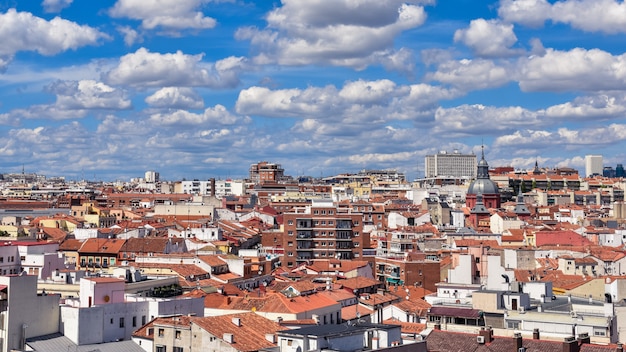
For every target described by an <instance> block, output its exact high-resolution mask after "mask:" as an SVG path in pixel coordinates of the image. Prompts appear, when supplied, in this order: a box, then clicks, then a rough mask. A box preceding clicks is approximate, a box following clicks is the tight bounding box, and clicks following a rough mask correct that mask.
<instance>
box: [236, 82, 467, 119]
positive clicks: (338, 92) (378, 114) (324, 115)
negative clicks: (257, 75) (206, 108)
mask: <svg viewBox="0 0 626 352" xmlns="http://www.w3.org/2000/svg"><path fill="white" fill-rule="evenodd" d="M461 94H462V93H461V92H460V91H459V90H456V89H446V88H443V87H438V86H430V85H428V84H415V85H410V86H405V85H403V86H398V85H396V83H394V82H392V81H390V80H387V79H382V80H375V81H366V80H357V81H352V82H346V83H345V84H344V86H343V87H342V88H341V89H338V88H337V87H335V86H330V85H329V86H325V87H308V88H306V89H295V88H294V89H279V90H271V89H269V88H266V87H250V88H247V89H243V90H241V91H240V93H239V98H238V99H237V103H236V105H235V109H236V111H237V112H238V113H240V114H248V115H260V116H268V117H299V118H302V119H310V122H308V123H309V124H313V121H314V120H317V121H315V124H317V125H319V124H321V123H322V122H321V121H322V120H323V121H326V122H325V123H337V124H339V123H364V122H367V123H381V122H384V121H388V120H415V119H417V118H419V117H420V116H425V115H429V114H430V115H432V114H433V112H434V109H435V108H436V107H437V106H438V103H439V101H440V100H448V99H452V98H455V97H458V96H460V95H461ZM303 127H304V128H314V126H313V125H311V126H308V127H307V126H306V124H305V125H303ZM324 130H327V131H335V130H338V129H337V128H336V127H332V126H324ZM343 130H344V131H345V130H346V129H343Z"/></svg>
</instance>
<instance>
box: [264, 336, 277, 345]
mask: <svg viewBox="0 0 626 352" xmlns="http://www.w3.org/2000/svg"><path fill="white" fill-rule="evenodd" d="M265 339H266V340H267V341H269V342H271V343H276V335H274V334H265Z"/></svg>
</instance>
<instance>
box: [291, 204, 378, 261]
mask: <svg viewBox="0 0 626 352" xmlns="http://www.w3.org/2000/svg"><path fill="white" fill-rule="evenodd" d="M283 222H284V232H283V243H282V244H283V248H284V251H285V252H284V255H283V258H282V261H281V262H282V265H283V266H285V267H295V266H297V265H300V264H303V263H307V262H309V261H313V260H316V259H332V258H338V259H361V258H362V257H363V248H364V247H369V234H363V214H362V213H360V212H354V211H352V209H344V208H338V207H337V206H336V205H335V204H334V203H333V202H332V201H330V200H324V201H321V200H320V201H318V200H314V201H313V202H312V204H311V205H310V206H307V207H305V208H297V209H294V211H293V212H288V213H284V214H283Z"/></svg>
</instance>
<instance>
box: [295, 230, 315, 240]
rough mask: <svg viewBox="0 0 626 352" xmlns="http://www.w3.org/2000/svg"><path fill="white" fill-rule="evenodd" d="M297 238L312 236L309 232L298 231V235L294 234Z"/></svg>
mask: <svg viewBox="0 0 626 352" xmlns="http://www.w3.org/2000/svg"><path fill="white" fill-rule="evenodd" d="M296 238H297V239H299V240H300V239H309V238H313V234H312V233H310V232H298V235H297V236H296Z"/></svg>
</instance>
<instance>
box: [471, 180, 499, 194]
mask: <svg viewBox="0 0 626 352" xmlns="http://www.w3.org/2000/svg"><path fill="white" fill-rule="evenodd" d="M467 193H468V194H498V193H500V191H499V189H498V185H496V183H495V182H493V181H491V180H490V179H484V178H478V179H476V180H474V181H472V183H471V184H470V186H469V188H468V189H467Z"/></svg>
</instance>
